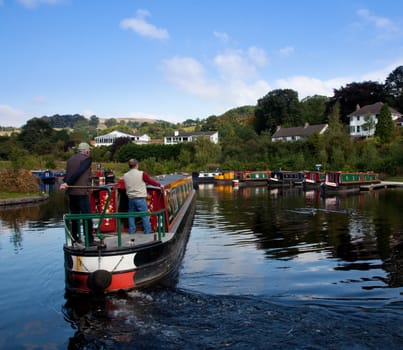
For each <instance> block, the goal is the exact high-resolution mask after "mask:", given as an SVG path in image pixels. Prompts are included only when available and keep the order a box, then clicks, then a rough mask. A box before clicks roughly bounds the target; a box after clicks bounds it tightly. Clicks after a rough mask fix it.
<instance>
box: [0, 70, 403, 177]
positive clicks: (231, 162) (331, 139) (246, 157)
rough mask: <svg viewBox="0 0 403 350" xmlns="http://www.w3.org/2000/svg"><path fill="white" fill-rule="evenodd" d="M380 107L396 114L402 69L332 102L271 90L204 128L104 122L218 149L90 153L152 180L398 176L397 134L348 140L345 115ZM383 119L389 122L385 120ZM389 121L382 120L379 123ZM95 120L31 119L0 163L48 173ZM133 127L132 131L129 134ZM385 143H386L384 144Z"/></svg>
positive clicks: (401, 158)
mask: <svg viewBox="0 0 403 350" xmlns="http://www.w3.org/2000/svg"><path fill="white" fill-rule="evenodd" d="M379 101H381V102H385V106H387V105H389V106H391V107H393V108H395V109H396V110H398V111H402V110H403V106H402V102H403V66H400V67H398V68H396V69H395V70H394V71H393V72H392V73H391V74H390V75H389V76H388V78H387V80H386V82H385V84H379V83H376V82H363V83H351V84H348V85H347V86H345V87H341V88H340V89H338V90H334V96H333V97H331V98H327V97H324V96H313V97H308V98H305V99H303V100H302V101H299V100H298V94H297V92H296V91H293V90H290V89H280V90H273V91H271V92H269V93H268V94H267V95H266V96H264V97H262V98H261V99H259V100H258V101H257V105H256V106H243V107H239V108H234V109H231V110H229V111H228V112H226V113H224V114H223V115H221V116H215V115H212V116H209V117H208V118H206V119H204V120H199V119H195V120H193V119H188V120H186V121H185V122H184V123H182V124H177V125H174V124H171V123H167V122H155V123H136V126H134V125H133V124H130V123H129V124H128V123H121V122H119V123H118V122H117V121H116V120H114V119H113V118H112V119H111V120H109V121H108V123H107V127H108V128H107V129H105V130H104V131H102V132H103V133H107V132H110V131H112V130H116V129H117V130H121V131H124V132H128V133H134V132H137V133H146V134H148V135H149V136H150V137H151V138H152V139H153V140H155V139H162V138H163V136H164V135H167V134H172V133H173V132H174V130H180V131H200V130H201V131H209V130H217V131H218V133H219V139H220V142H219V144H218V145H215V144H212V143H210V142H209V141H208V140H206V139H198V140H197V141H196V142H194V143H190V144H180V145H174V146H167V145H162V144H150V145H134V144H131V143H129V142H128V140H125V139H118V140H117V141H116V142H115V144H113V145H112V146H110V147H96V148H94V149H93V151H92V157H93V159H94V162H99V163H106V162H116V163H125V162H126V161H127V160H128V159H129V158H137V159H139V160H140V161H141V162H142V167H143V169H145V170H148V171H149V172H150V173H151V174H157V173H167V172H174V171H193V170H203V169H205V170H207V169H215V168H217V167H220V168H221V169H279V168H281V169H287V170H296V169H298V170H300V169H314V167H315V164H322V167H323V168H324V169H328V170H360V171H365V170H374V171H377V172H381V173H386V174H389V175H395V174H402V173H403V152H401V150H402V149H403V148H402V146H403V141H402V132H401V130H402V128H396V127H394V125H393V123H392V124H391V123H390V122H389V123H387V125H392V126H391V127H392V129H391V128H390V127H388V129H387V130H386V131H385V130H383V131H382V133H380V132H379V131H378V132H377V133H376V136H375V137H373V138H370V139H365V140H353V139H351V138H350V135H349V130H348V118H347V116H348V114H349V113H351V112H352V111H354V110H355V108H356V107H357V105H360V106H364V105H367V104H372V103H375V102H379ZM389 117H390V116H389ZM386 118H388V116H386ZM304 123H309V124H321V123H328V124H329V128H328V130H327V131H326V133H325V134H324V135H319V134H315V135H312V136H311V137H310V138H309V139H306V140H303V141H296V142H272V141H271V135H272V133H273V132H274V131H275V130H276V128H277V127H278V126H279V125H281V126H282V127H291V126H297V125H303V124H304ZM98 124H99V119H98V118H97V117H96V116H92V117H91V118H90V119H87V118H85V117H83V116H81V115H54V116H50V117H49V116H45V117H42V118H32V119H30V120H28V122H27V123H26V124H25V125H24V126H23V127H22V128H21V132H20V133H14V134H12V135H11V136H3V137H0V160H4V161H9V162H11V164H12V166H13V167H14V168H26V169H33V168H54V167H55V166H56V164H57V162H59V161H65V160H66V159H67V158H68V157H69V156H70V155H71V154H72V153H73V152H74V149H75V148H74V147H75V146H76V145H78V144H79V143H80V142H82V141H87V142H90V141H91V140H93V139H94V137H95V136H96V135H99V134H100V130H99V129H98ZM134 127H135V129H134ZM386 136H387V137H386Z"/></svg>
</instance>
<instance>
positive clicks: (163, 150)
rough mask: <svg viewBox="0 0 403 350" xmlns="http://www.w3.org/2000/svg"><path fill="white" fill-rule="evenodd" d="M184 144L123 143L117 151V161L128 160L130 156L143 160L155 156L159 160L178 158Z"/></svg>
mask: <svg viewBox="0 0 403 350" xmlns="http://www.w3.org/2000/svg"><path fill="white" fill-rule="evenodd" d="M181 147H182V144H177V145H160V144H155V145H154V144H152V145H136V144H133V143H128V144H125V145H123V146H122V147H121V148H120V149H119V150H118V151H117V153H116V161H118V162H127V161H128V160H129V159H130V158H135V159H137V160H138V161H142V160H144V159H147V158H155V159H156V160H157V161H161V160H167V159H177V158H178V156H179V154H180V151H181Z"/></svg>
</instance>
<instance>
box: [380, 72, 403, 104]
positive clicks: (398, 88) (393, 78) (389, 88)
mask: <svg viewBox="0 0 403 350" xmlns="http://www.w3.org/2000/svg"><path fill="white" fill-rule="evenodd" d="M384 89H385V94H386V100H387V102H388V104H389V105H390V106H391V107H393V108H396V109H397V110H398V111H399V112H403V66H399V67H397V68H396V69H395V70H394V71H393V72H392V73H390V74H389V75H388V77H387V78H386V80H385V85H384Z"/></svg>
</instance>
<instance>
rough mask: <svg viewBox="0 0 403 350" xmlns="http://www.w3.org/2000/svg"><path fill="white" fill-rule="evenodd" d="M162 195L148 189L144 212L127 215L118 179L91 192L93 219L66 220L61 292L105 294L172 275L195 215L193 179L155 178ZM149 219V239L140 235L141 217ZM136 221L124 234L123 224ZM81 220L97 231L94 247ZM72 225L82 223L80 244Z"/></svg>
mask: <svg viewBox="0 0 403 350" xmlns="http://www.w3.org/2000/svg"><path fill="white" fill-rule="evenodd" d="M156 179H157V181H158V182H160V183H161V184H162V185H163V186H164V189H163V190H161V189H160V188H157V187H153V186H148V187H147V203H148V207H149V212H141V213H128V212H127V208H128V198H127V195H126V190H125V186H124V181H123V179H120V180H119V181H118V182H117V183H113V184H106V185H105V186H95V187H91V188H90V193H89V195H90V202H91V206H92V209H93V214H65V215H64V223H65V234H66V243H65V244H64V260H65V277H66V290H67V291H69V292H73V293H91V292H97V293H99V292H101V293H110V292H116V291H120V290H130V289H134V288H140V287H146V286H150V285H152V284H155V283H157V282H158V281H160V280H161V279H163V278H164V277H166V276H167V275H169V274H170V273H172V272H173V271H174V270H175V269H176V268H177V266H178V264H179V263H180V261H181V259H182V256H183V254H184V251H185V247H186V243H187V240H188V237H189V232H190V229H191V225H192V222H193V217H194V212H195V190H194V189H193V182H192V177H191V176H188V175H181V174H174V175H162V176H159V177H156ZM145 215H148V216H150V222H151V226H152V229H153V230H154V232H153V233H151V234H144V233H143V232H142V227H141V217H143V216H145ZM129 216H133V217H135V218H136V233H135V234H129V233H128V218H129ZM85 219H92V220H93V222H94V226H95V227H96V229H95V231H96V244H95V245H92V244H90V243H89V232H88V226H87V224H86V220H85ZM72 220H80V221H82V222H83V223H84V225H83V226H84V228H83V229H82V232H81V238H82V242H81V243H77V242H74V241H73V239H72V235H71V232H70V227H71V223H72Z"/></svg>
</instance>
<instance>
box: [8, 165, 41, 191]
mask: <svg viewBox="0 0 403 350" xmlns="http://www.w3.org/2000/svg"><path fill="white" fill-rule="evenodd" d="M0 178H1V182H0V191H2V192H26V193H32V192H39V188H40V186H39V182H38V179H37V178H36V177H35V176H33V175H32V174H31V172H30V171H29V170H25V169H1V170H0Z"/></svg>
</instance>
